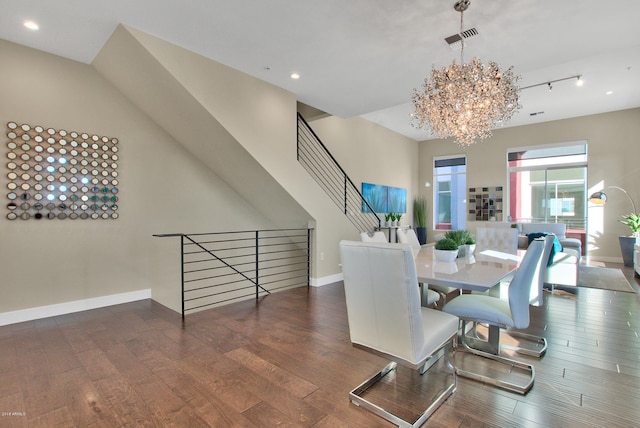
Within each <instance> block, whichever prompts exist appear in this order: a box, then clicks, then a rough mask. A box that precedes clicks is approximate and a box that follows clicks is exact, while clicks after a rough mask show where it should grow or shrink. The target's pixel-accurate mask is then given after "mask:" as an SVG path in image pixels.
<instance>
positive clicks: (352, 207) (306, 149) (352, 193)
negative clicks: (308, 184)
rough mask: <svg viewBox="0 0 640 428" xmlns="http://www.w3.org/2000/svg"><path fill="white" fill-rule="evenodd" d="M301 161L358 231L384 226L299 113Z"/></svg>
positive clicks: (299, 150)
mask: <svg viewBox="0 0 640 428" xmlns="http://www.w3.org/2000/svg"><path fill="white" fill-rule="evenodd" d="M297 156H298V162H300V164H302V166H303V167H304V168H305V169H306V170H307V172H309V174H310V175H311V176H312V177H313V178H314V180H315V181H316V182H317V183H318V184H319V185H320V187H322V189H323V190H324V191H325V192H326V193H327V195H328V196H329V198H331V200H332V201H333V202H334V203H335V204H336V205H337V206H338V207H339V208H340V209H341V210H342V211H343V213H344V214H345V215H346V216H347V218H348V219H349V221H351V223H352V224H353V225H354V226H355V227H356V228H357V229H358V231H360V232H363V231H372V230H375V229H376V228H379V227H380V226H381V223H382V222H381V218H380V216H379V215H378V214H377V213H376V212H375V211H374V209H373V208H372V207H371V205H369V203H368V202H367V200H366V199H364V197H363V196H362V193H361V192H360V190H358V188H357V187H356V185H355V184H353V182H352V181H351V179H350V178H349V176H347V174H346V173H345V171H344V169H342V167H341V166H340V164H339V163H338V162H337V161H336V160H335V158H334V157H333V155H332V154H331V153H330V152H329V150H328V149H327V148H326V146H325V145H324V144H323V143H322V141H321V140H320V138H318V136H317V135H316V133H315V132H314V131H313V129H311V127H310V126H309V124H308V123H307V122H306V121H305V120H304V118H303V117H302V116H301V115H300V113H298V154H297Z"/></svg>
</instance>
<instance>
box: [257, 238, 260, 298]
mask: <svg viewBox="0 0 640 428" xmlns="http://www.w3.org/2000/svg"><path fill="white" fill-rule="evenodd" d="M258 234H259V232H258V231H257V230H256V300H258V295H259V294H260V288H259V286H260V280H259V279H258V275H259V272H260V269H259V266H258V263H259V261H260V258H259V255H258V248H259V244H258Z"/></svg>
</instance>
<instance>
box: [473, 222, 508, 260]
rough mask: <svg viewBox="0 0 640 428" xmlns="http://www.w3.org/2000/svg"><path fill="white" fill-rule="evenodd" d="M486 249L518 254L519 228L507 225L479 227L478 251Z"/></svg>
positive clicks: (477, 230)
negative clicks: (507, 226)
mask: <svg viewBox="0 0 640 428" xmlns="http://www.w3.org/2000/svg"><path fill="white" fill-rule="evenodd" d="M485 250H493V251H500V252H502V253H508V254H518V229H515V228H506V227H477V228H476V253H478V252H482V251H485Z"/></svg>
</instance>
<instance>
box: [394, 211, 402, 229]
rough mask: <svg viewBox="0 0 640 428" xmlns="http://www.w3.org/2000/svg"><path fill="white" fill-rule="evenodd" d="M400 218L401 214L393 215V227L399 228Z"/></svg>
mask: <svg viewBox="0 0 640 428" xmlns="http://www.w3.org/2000/svg"><path fill="white" fill-rule="evenodd" d="M401 218H402V214H401V213H396V214H395V225H394V226H398V227H399V226H400V219H401Z"/></svg>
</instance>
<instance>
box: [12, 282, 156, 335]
mask: <svg viewBox="0 0 640 428" xmlns="http://www.w3.org/2000/svg"><path fill="white" fill-rule="evenodd" d="M150 298H151V289H150V288H148V289H146V290H138V291H131V292H128V293H120V294H112V295H109V296H101V297H94V298H92V299H85V300H75V301H73V302H65V303H57V304H55V305H47V306H39V307H37V308H29V309H21V310H18V311H12V312H4V313H0V326H3V325H9V324H16V323H19V322H25V321H31V320H37V319H41V318H48V317H55V316H58V315H65V314H71V313H73V312H80V311H87V310H89V309H96V308H104V307H105V306H112V305H119V304H121V303H129V302H135V301H136V300H144V299H150Z"/></svg>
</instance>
